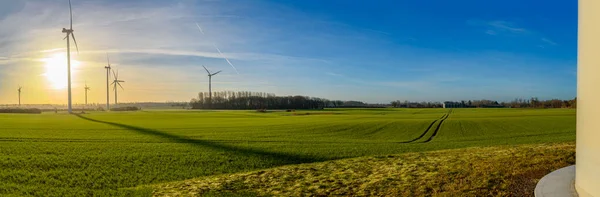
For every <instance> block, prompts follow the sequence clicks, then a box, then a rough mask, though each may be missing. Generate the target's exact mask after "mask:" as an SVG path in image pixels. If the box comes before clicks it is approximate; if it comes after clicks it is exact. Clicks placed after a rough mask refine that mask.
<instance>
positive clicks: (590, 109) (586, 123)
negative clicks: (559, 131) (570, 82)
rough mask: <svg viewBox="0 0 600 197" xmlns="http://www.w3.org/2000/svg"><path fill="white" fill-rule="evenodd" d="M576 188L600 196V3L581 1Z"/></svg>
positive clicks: (582, 193)
mask: <svg viewBox="0 0 600 197" xmlns="http://www.w3.org/2000/svg"><path fill="white" fill-rule="evenodd" d="M578 26H579V29H578V34H579V35H578V57H577V58H578V62H577V153H576V154H577V156H576V162H575V168H576V172H575V188H576V190H577V193H578V194H579V196H581V197H600V1H599V0H579V24H578Z"/></svg>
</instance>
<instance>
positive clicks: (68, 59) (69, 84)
mask: <svg viewBox="0 0 600 197" xmlns="http://www.w3.org/2000/svg"><path fill="white" fill-rule="evenodd" d="M69 14H70V15H71V26H70V28H69V29H66V28H63V29H62V32H63V33H66V34H67V36H66V37H65V38H63V40H64V39H67V78H68V91H69V103H68V105H69V113H72V112H73V109H72V107H71V43H70V39H71V37H73V42H74V43H75V47H76V48H77V53H79V47H78V46H77V41H76V40H75V34H73V10H72V8H71V0H69ZM69 36H70V37H69Z"/></svg>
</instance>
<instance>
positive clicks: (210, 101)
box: [202, 66, 221, 105]
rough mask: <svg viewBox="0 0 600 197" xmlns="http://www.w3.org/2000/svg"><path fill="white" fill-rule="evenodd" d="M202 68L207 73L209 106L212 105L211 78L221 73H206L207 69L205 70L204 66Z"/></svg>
mask: <svg viewBox="0 0 600 197" xmlns="http://www.w3.org/2000/svg"><path fill="white" fill-rule="evenodd" d="M202 67H204V70H206V72H207V73H208V102H209V104H210V105H212V76H215V75H217V74H219V73H220V72H221V71H217V72H216V73H210V71H208V69H206V67H205V66H202Z"/></svg>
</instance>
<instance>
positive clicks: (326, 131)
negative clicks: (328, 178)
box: [0, 109, 575, 196]
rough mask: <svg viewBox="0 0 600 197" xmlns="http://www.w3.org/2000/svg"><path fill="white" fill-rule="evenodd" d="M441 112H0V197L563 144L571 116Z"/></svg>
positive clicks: (93, 191)
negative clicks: (426, 136) (434, 126)
mask: <svg viewBox="0 0 600 197" xmlns="http://www.w3.org/2000/svg"><path fill="white" fill-rule="evenodd" d="M447 112H448V110H446V109H375V110H361V109H334V110H324V111H296V113H297V114H296V115H294V114H293V113H289V112H272V113H258V112H255V111H140V112H110V113H107V112H92V113H91V114H85V115H81V116H74V115H67V114H60V113H59V114H54V113H44V114H39V115H33V114H0V130H1V131H2V132H0V141H1V142H0V169H2V170H1V171H0V180H2V181H0V195H2V196H3V195H9V194H11V195H36V196H90V195H96V196H119V195H121V196H129V194H128V193H126V192H127V191H129V190H122V189H120V188H129V187H135V186H138V185H145V184H154V183H162V182H169V181H177V180H185V179H190V178H197V177H205V176H213V175H221V174H229V173H240V172H247V171H253V170H259V169H268V168H273V167H278V166H284V165H290V164H300V163H313V162H322V161H328V160H336V159H344V158H353V157H362V156H374V155H388V154H399V153H407V152H421V151H429V150H441V149H450V148H463V147H473V146H476V147H482V146H496V145H507V144H509V145H514V144H531V143H547V142H570V141H574V140H575V110H518V109H504V110H498V109H495V110H485V109H482V110H475V111H472V110H471V109H469V110H458V109H456V110H454V111H453V113H451V114H450V115H449V117H448V119H447V120H446V121H445V122H444V123H443V125H442V126H441V127H440V130H439V133H438V135H437V136H435V137H434V138H433V140H432V141H431V142H428V143H421V142H422V141H415V142H414V143H405V142H406V141H410V140H412V139H416V138H417V137H419V136H421V135H422V134H423V133H424V132H427V133H429V132H430V131H428V130H427V128H428V126H429V125H430V124H431V122H432V121H434V120H436V119H439V118H440V117H442V115H443V114H445V113H447Z"/></svg>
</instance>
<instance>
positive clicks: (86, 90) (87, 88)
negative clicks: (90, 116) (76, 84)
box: [84, 82, 90, 105]
mask: <svg viewBox="0 0 600 197" xmlns="http://www.w3.org/2000/svg"><path fill="white" fill-rule="evenodd" d="M84 89H85V105H87V104H88V102H87V92H88V91H89V90H90V87H88V86H87V82H86V83H85V88H84Z"/></svg>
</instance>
